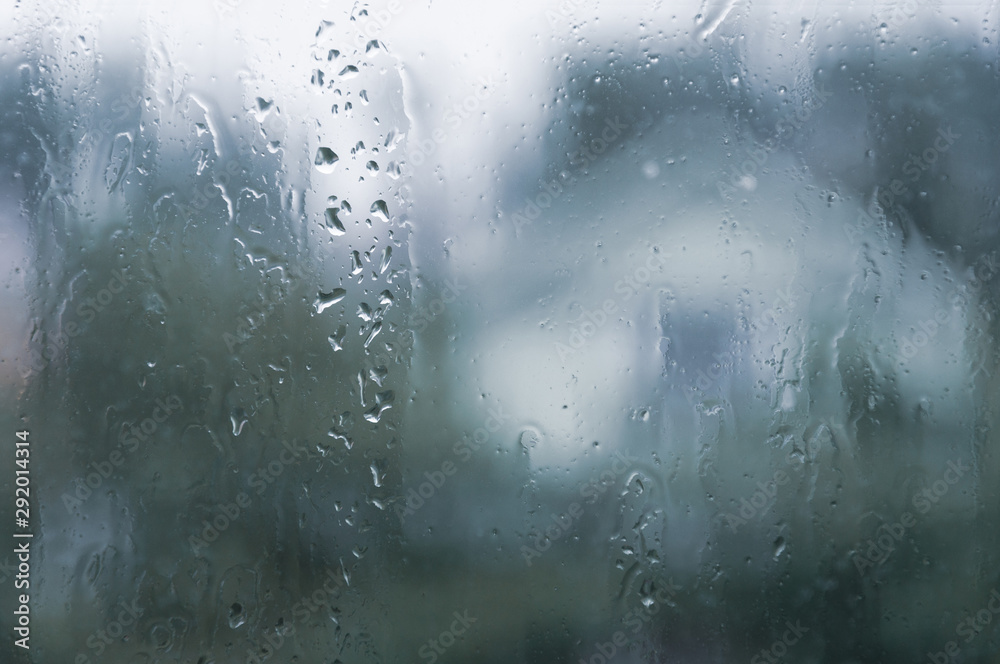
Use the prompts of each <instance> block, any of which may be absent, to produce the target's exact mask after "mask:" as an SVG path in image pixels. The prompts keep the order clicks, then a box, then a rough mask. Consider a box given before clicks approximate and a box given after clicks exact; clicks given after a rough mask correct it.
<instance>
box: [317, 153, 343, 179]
mask: <svg viewBox="0 0 1000 664" xmlns="http://www.w3.org/2000/svg"><path fill="white" fill-rule="evenodd" d="M338 161H340V157H338V156H337V153H336V152H334V151H333V150H331V149H330V148H319V149H318V150H316V159H314V160H313V163H314V164H316V170H317V171H319V172H320V173H324V174H329V173H333V169H334V166H335V165H336V164H337V162H338Z"/></svg>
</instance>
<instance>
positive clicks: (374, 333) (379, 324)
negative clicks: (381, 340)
mask: <svg viewBox="0 0 1000 664" xmlns="http://www.w3.org/2000/svg"><path fill="white" fill-rule="evenodd" d="M381 331H382V321H379V322H377V323H375V324H374V325H372V331H371V332H369V333H368V338H367V339H365V348H368V345H369V344H370V343H371V342H372V341H374V340H375V337H377V336H378V333H379V332H381Z"/></svg>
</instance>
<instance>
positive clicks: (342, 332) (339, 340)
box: [327, 325, 347, 351]
mask: <svg viewBox="0 0 1000 664" xmlns="http://www.w3.org/2000/svg"><path fill="white" fill-rule="evenodd" d="M345 336H347V326H346V325H341V326H340V327H338V328H337V331H336V332H334V333H333V334H331V335H330V336H329V337H327V341H329V342H330V346H332V347H333V350H335V351H338V350H343V349H344V337H345Z"/></svg>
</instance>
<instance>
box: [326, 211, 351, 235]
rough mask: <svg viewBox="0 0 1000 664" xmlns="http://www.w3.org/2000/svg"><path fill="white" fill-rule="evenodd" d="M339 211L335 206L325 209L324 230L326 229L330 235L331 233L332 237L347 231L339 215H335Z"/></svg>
mask: <svg viewBox="0 0 1000 664" xmlns="http://www.w3.org/2000/svg"><path fill="white" fill-rule="evenodd" d="M339 213H340V210H338V209H337V208H327V209H326V230H328V231H329V232H330V235H333V236H334V237H338V236H341V235H343V234H345V233H346V232H347V229H346V228H344V223H343V222H342V221H341V220H340V217H339V216H337V215H338V214H339Z"/></svg>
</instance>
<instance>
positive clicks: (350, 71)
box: [337, 65, 358, 79]
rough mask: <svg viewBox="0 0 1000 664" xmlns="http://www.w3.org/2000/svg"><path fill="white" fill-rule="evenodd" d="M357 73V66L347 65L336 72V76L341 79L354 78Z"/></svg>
mask: <svg viewBox="0 0 1000 664" xmlns="http://www.w3.org/2000/svg"><path fill="white" fill-rule="evenodd" d="M357 75H358V68H357V67H355V66H354V65H347V66H346V67H344V68H343V69H341V70H340V73H339V74H337V76H340V77H341V78H343V79H350V78H354V77H355V76H357Z"/></svg>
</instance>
